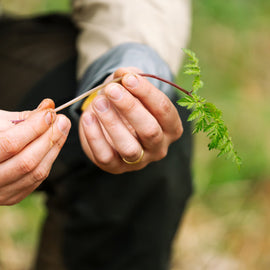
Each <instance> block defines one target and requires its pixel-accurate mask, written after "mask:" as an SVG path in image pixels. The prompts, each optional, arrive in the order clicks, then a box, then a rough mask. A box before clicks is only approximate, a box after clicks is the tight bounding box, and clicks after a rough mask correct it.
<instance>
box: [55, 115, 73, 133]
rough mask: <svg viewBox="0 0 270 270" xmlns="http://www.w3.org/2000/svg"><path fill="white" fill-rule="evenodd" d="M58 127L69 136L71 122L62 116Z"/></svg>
mask: <svg viewBox="0 0 270 270" xmlns="http://www.w3.org/2000/svg"><path fill="white" fill-rule="evenodd" d="M57 127H58V129H59V130H60V131H61V132H62V133H63V134H64V135H67V134H68V131H69V129H70V126H69V121H68V120H67V119H66V118H65V117H64V116H60V117H59V119H58V122H57Z"/></svg>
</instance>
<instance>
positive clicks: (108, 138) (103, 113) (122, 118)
mask: <svg viewBox="0 0 270 270" xmlns="http://www.w3.org/2000/svg"><path fill="white" fill-rule="evenodd" d="M139 72H141V71H140V70H138V69H137V68H133V67H131V68H121V69H118V70H117V71H116V72H115V73H113V74H112V75H111V76H110V77H109V78H107V80H110V79H112V78H118V77H121V76H123V79H122V81H121V84H118V83H111V84H109V85H108V86H106V87H105V89H104V93H102V94H101V95H98V96H97V97H96V98H95V99H94V100H93V102H92V103H91V104H90V105H89V106H88V107H87V109H86V110H85V111H84V113H83V114H82V116H81V119H80V124H79V133H80V140H81V144H82V148H83V150H84V151H85V153H86V155H87V156H88V157H89V158H90V159H91V160H92V161H93V162H94V163H95V164H96V165H97V166H98V167H100V168H101V169H103V170H104V171H107V172H109V173H113V174H120V173H124V172H128V171H134V170H140V169H142V168H144V167H145V166H146V165H147V164H149V163H150V162H153V161H158V160H160V159H162V158H164V157H165V156H166V155H167V152H168V148H169V145H170V144H171V143H172V142H174V141H175V140H177V139H179V138H180V137H181V135H182V133H183V127H182V123H181V119H180V117H179V115H178V112H177V110H176V108H175V106H174V105H173V104H172V102H171V101H170V99H169V98H168V97H167V96H166V95H165V94H164V93H163V92H161V91H160V90H159V89H157V88H156V87H155V86H153V85H152V84H151V83H150V82H149V81H148V80H147V79H146V78H144V77H141V76H139V75H137V73H139ZM142 151H144V153H143V152H142ZM142 154H143V156H142ZM140 157H142V159H140ZM123 158H124V159H125V160H126V161H129V162H131V163H133V162H134V161H136V160H138V159H139V160H140V162H138V163H136V164H127V163H126V162H125V161H124V160H123Z"/></svg>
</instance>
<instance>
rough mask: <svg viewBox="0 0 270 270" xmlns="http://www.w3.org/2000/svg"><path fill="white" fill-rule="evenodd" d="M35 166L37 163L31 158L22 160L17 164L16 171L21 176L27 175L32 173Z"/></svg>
mask: <svg viewBox="0 0 270 270" xmlns="http://www.w3.org/2000/svg"><path fill="white" fill-rule="evenodd" d="M36 166H37V161H36V160H35V159H34V158H33V157H27V158H23V159H21V161H20V162H18V169H19V171H20V172H21V173H22V174H27V173H29V172H31V171H33V170H34V169H35V167H36Z"/></svg>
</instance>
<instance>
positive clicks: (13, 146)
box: [0, 136, 19, 155]
mask: <svg viewBox="0 0 270 270" xmlns="http://www.w3.org/2000/svg"><path fill="white" fill-rule="evenodd" d="M0 149H1V151H2V152H4V153H6V154H9V155H14V154H16V153H17V151H18V150H19V142H18V141H17V140H16V139H15V138H12V137H10V136H6V137H4V138H1V140H0Z"/></svg>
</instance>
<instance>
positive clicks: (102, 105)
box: [95, 98, 109, 112]
mask: <svg viewBox="0 0 270 270" xmlns="http://www.w3.org/2000/svg"><path fill="white" fill-rule="evenodd" d="M95 108H96V110H97V111H99V112H106V111H107V110H108V108H109V102H108V100H107V99H105V98H100V99H98V100H96V101H95Z"/></svg>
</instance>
